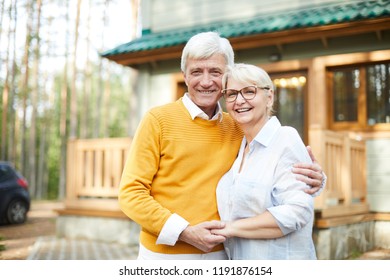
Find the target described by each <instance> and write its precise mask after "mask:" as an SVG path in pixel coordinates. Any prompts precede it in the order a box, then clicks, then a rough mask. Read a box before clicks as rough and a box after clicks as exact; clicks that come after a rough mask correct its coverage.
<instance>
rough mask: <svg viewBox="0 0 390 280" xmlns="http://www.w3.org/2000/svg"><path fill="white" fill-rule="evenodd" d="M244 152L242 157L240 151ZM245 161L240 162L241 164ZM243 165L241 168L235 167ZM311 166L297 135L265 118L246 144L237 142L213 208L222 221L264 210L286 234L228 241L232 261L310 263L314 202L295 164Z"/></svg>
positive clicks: (313, 257)
mask: <svg viewBox="0 0 390 280" xmlns="http://www.w3.org/2000/svg"><path fill="white" fill-rule="evenodd" d="M246 145H249V152H248V153H247V154H246V155H245V160H244V159H243V157H244V150H245V146H246ZM243 160H244V162H243ZM242 162H243V166H242V167H241V171H240V166H241V163H242ZM297 162H305V163H312V161H311V159H310V156H309V154H308V152H307V150H306V147H305V145H304V144H303V142H302V140H301V138H300V136H299V134H298V132H297V131H296V130H295V129H293V128H292V127H285V126H283V127H282V126H281V124H280V122H279V120H278V119H277V118H276V117H272V118H271V119H269V120H268V121H267V122H266V124H265V125H264V127H263V128H262V129H261V130H260V132H259V133H258V134H257V135H256V137H255V138H254V139H253V141H252V142H251V143H247V141H246V138H245V137H244V139H243V140H242V143H241V147H240V151H239V154H238V157H237V159H236V160H235V162H234V163H233V166H232V167H231V169H230V170H229V171H228V172H227V173H226V174H225V175H224V176H223V177H222V178H221V180H220V181H219V183H218V186H217V204H218V211H219V214H220V217H221V219H222V220H224V221H233V220H237V219H242V218H248V217H254V216H256V215H259V214H261V213H263V212H264V211H269V212H270V213H271V214H272V216H273V217H274V218H275V219H276V221H277V223H278V226H279V227H280V229H281V230H282V232H283V233H284V234H285V236H283V237H281V238H275V239H244V238H229V239H228V240H227V241H226V242H225V250H226V251H227V253H228V255H229V258H231V259H315V258H316V255H315V248H314V244H313V240H312V226H313V216H314V213H313V212H314V210H313V207H314V206H313V197H312V196H311V195H309V194H307V193H305V192H304V191H303V190H304V189H308V188H309V186H307V185H306V184H305V183H303V182H301V181H298V180H296V178H295V175H294V174H293V173H292V171H291V168H292V166H293V164H294V163H297Z"/></svg>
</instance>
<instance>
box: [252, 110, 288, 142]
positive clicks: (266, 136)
mask: <svg viewBox="0 0 390 280" xmlns="http://www.w3.org/2000/svg"><path fill="white" fill-rule="evenodd" d="M281 126H282V125H281V124H280V122H279V120H278V118H277V117H275V116H273V117H271V118H270V119H269V120H268V121H267V122H266V123H265V125H264V126H263V128H262V129H261V130H260V131H259V133H258V134H257V135H256V137H255V139H254V140H255V141H256V142H258V143H260V144H262V145H264V146H265V147H267V146H268V145H269V144H270V143H271V140H272V138H273V137H274V135H275V134H276V132H277V131H278V129H279V128H280V127H281Z"/></svg>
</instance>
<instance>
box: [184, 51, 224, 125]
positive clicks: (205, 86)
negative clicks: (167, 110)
mask: <svg viewBox="0 0 390 280" xmlns="http://www.w3.org/2000/svg"><path fill="white" fill-rule="evenodd" d="M225 68H226V61H225V58H224V56H223V55H221V54H214V55H213V56H211V57H210V58H207V59H194V58H188V59H187V68H186V70H185V73H184V80H185V82H186V85H187V87H188V94H189V96H190V98H191V100H192V101H193V102H194V103H195V104H196V105H197V106H198V107H199V108H200V109H202V110H203V111H204V112H205V113H206V114H207V115H208V116H209V117H210V118H211V117H212V116H213V115H214V113H215V109H216V107H217V102H218V100H219V99H220V98H221V89H222V75H223V73H224V70H225Z"/></svg>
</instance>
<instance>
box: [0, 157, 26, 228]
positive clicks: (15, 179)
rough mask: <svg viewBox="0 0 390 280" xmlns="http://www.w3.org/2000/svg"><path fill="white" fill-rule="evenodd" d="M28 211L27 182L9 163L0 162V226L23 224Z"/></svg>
mask: <svg viewBox="0 0 390 280" xmlns="http://www.w3.org/2000/svg"><path fill="white" fill-rule="evenodd" d="M29 209H30V195H29V192H28V183H27V180H26V179H25V178H24V177H23V176H22V175H21V174H20V173H19V172H18V171H16V170H15V168H14V167H13V166H12V165H11V164H10V163H9V162H4V161H0V224H7V223H8V224H21V223H24V222H25V221H26V219H27V212H28V210H29Z"/></svg>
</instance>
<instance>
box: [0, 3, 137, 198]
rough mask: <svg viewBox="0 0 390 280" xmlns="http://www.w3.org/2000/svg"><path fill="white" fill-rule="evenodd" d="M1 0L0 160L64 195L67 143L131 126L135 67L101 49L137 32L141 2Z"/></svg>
mask: <svg viewBox="0 0 390 280" xmlns="http://www.w3.org/2000/svg"><path fill="white" fill-rule="evenodd" d="M0 1H1V2H0V5H1V6H0V97H1V98H0V118H1V121H0V131H1V139H0V160H1V161H9V162H11V163H12V164H13V165H14V166H15V167H16V168H17V169H18V170H19V171H20V172H21V173H22V174H23V175H24V176H25V177H26V178H27V180H28V182H29V189H30V194H31V197H32V198H33V199H63V198H64V197H65V184H66V182H65V180H66V145H67V141H68V140H69V139H75V138H82V139H86V138H106V137H125V136H128V135H129V132H130V131H131V127H130V125H131V122H130V120H129V113H128V112H129V109H130V108H131V101H132V95H133V94H132V93H133V85H134V84H135V83H134V82H133V81H134V79H135V78H136V73H135V70H132V69H131V68H129V67H123V66H120V65H117V64H115V63H113V62H110V61H108V60H107V59H104V58H102V57H100V56H99V53H100V52H102V51H105V50H108V49H110V48H113V47H115V46H117V45H119V44H122V43H126V42H128V41H130V40H131V39H132V38H135V37H136V36H137V35H138V33H139V28H138V27H139V24H138V7H139V1H140V0H0Z"/></svg>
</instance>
